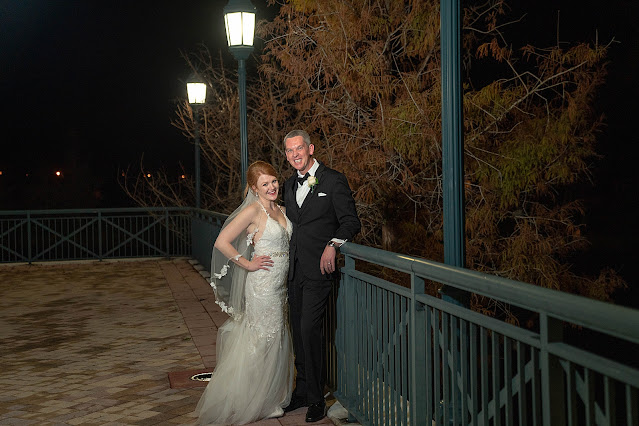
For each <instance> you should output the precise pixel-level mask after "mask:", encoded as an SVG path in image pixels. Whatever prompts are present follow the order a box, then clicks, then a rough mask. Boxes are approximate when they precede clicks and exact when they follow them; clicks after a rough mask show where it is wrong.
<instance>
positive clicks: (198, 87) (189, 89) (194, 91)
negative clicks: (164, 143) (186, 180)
mask: <svg viewBox="0 0 639 426" xmlns="http://www.w3.org/2000/svg"><path fill="white" fill-rule="evenodd" d="M186 93H187V95H188V98H189V104H191V107H192V108H193V119H194V121H195V207H196V208H198V209H199V208H200V105H202V104H204V103H205V102H206V83H204V82H203V81H202V79H200V78H199V77H198V76H197V75H196V74H193V75H191V77H190V78H189V81H187V83H186Z"/></svg>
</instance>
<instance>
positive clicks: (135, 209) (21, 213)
mask: <svg viewBox="0 0 639 426" xmlns="http://www.w3.org/2000/svg"><path fill="white" fill-rule="evenodd" d="M164 211H166V212H190V213H197V214H201V215H203V216H209V217H214V218H216V219H221V220H225V219H226V218H227V217H228V215H227V214H224V213H218V212H213V211H210V210H205V209H198V208H195V207H109V208H95V209H54V210H0V216H25V215H35V216H41V215H46V214H55V215H58V214H69V213H71V214H95V213H140V212H144V213H148V212H164Z"/></svg>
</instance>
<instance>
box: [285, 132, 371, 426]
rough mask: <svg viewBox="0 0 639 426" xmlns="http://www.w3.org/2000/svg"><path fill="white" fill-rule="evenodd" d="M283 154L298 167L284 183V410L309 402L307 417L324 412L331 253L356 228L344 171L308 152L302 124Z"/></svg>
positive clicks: (318, 417) (316, 417) (332, 277)
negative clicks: (289, 342)
mask: <svg viewBox="0 0 639 426" xmlns="http://www.w3.org/2000/svg"><path fill="white" fill-rule="evenodd" d="M284 145H285V151H286V159H287V160H288V162H289V163H291V165H292V166H293V168H295V169H296V170H297V173H294V174H293V176H291V178H290V179H288V180H287V181H286V183H285V186H284V204H285V205H286V215H287V216H288V218H289V219H290V221H291V222H292V223H293V235H292V237H291V242H290V268H289V274H288V280H289V281H288V300H289V304H290V313H291V330H292V333H293V349H294V351H295V368H296V369H297V378H296V384H295V391H294V392H293V396H292V398H291V403H290V404H289V406H288V407H286V409H285V410H284V411H286V412H289V411H293V410H295V409H297V408H300V407H306V406H308V411H307V413H306V421H307V422H316V421H318V420H321V419H322V418H324V416H325V415H326V403H325V402H324V381H325V380H324V376H325V369H324V362H325V361H324V352H325V348H324V346H325V345H324V333H323V321H324V316H325V313H326V304H327V301H328V297H329V295H330V292H331V287H332V285H333V282H334V281H336V280H337V279H338V278H339V274H338V272H336V269H335V254H336V252H337V250H338V249H339V246H341V245H342V244H343V243H344V242H346V241H348V240H351V239H352V238H353V237H354V236H355V234H357V233H358V232H359V230H360V228H361V224H360V221H359V219H358V218H357V211H356V210H355V200H353V195H352V193H351V189H350V187H349V186H348V181H347V180H346V177H345V176H344V175H343V174H341V173H339V172H337V171H335V170H333V169H330V168H328V167H326V166H325V165H323V164H321V163H319V162H318V161H317V160H315V159H314V158H313V152H314V151H315V146H314V145H313V144H312V143H311V138H310V137H309V135H308V133H306V132H305V131H304V130H293V131H291V132H290V133H289V134H287V135H286V136H285V137H284Z"/></svg>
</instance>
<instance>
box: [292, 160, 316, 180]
mask: <svg viewBox="0 0 639 426" xmlns="http://www.w3.org/2000/svg"><path fill="white" fill-rule="evenodd" d="M319 166H320V163H319V161H317V160H316V159H314V158H313V165H312V166H311V168H310V169H309V170H308V174H309V175H311V176H315V173H316V172H317V169H318V168H319ZM297 176H298V177H303V176H304V175H303V174H301V173H300V171H299V170H298V171H297Z"/></svg>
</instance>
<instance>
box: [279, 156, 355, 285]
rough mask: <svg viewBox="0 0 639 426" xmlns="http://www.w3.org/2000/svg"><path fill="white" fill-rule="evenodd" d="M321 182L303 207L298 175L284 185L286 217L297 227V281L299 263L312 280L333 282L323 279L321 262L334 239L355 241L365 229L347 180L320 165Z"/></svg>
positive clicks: (294, 244) (294, 243)
mask: <svg viewBox="0 0 639 426" xmlns="http://www.w3.org/2000/svg"><path fill="white" fill-rule="evenodd" d="M315 177H316V178H317V180H318V182H317V184H316V185H315V186H314V188H313V192H310V191H309V193H308V195H307V196H306V199H305V200H304V203H303V204H302V207H298V206H297V201H296V200H295V193H296V192H297V172H296V173H293V176H291V177H290V178H289V179H288V180H287V181H286V183H285V184H284V205H285V206H286V215H287V216H288V218H289V220H290V221H291V222H292V223H293V235H292V236H291V242H290V268H289V279H292V278H293V273H294V267H295V259H298V260H299V265H300V266H301V268H302V272H303V273H304V275H305V276H306V277H307V278H309V279H312V280H324V279H332V278H334V277H331V276H327V275H322V273H321V271H320V259H321V257H322V253H323V252H324V248H325V247H326V244H328V242H329V241H330V240H331V239H332V238H339V239H342V240H352V239H353V237H354V236H355V234H357V233H358V232H359V230H360V228H361V223H360V221H359V218H358V217H357V210H356V209H355V200H354V199H353V194H352V192H351V188H350V187H349V186H348V181H347V180H346V176H344V175H343V174H341V173H340V172H337V171H335V170H333V169H330V168H328V167H326V166H325V165H323V164H321V163H320V165H319V167H318V169H317V172H316V173H315Z"/></svg>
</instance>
